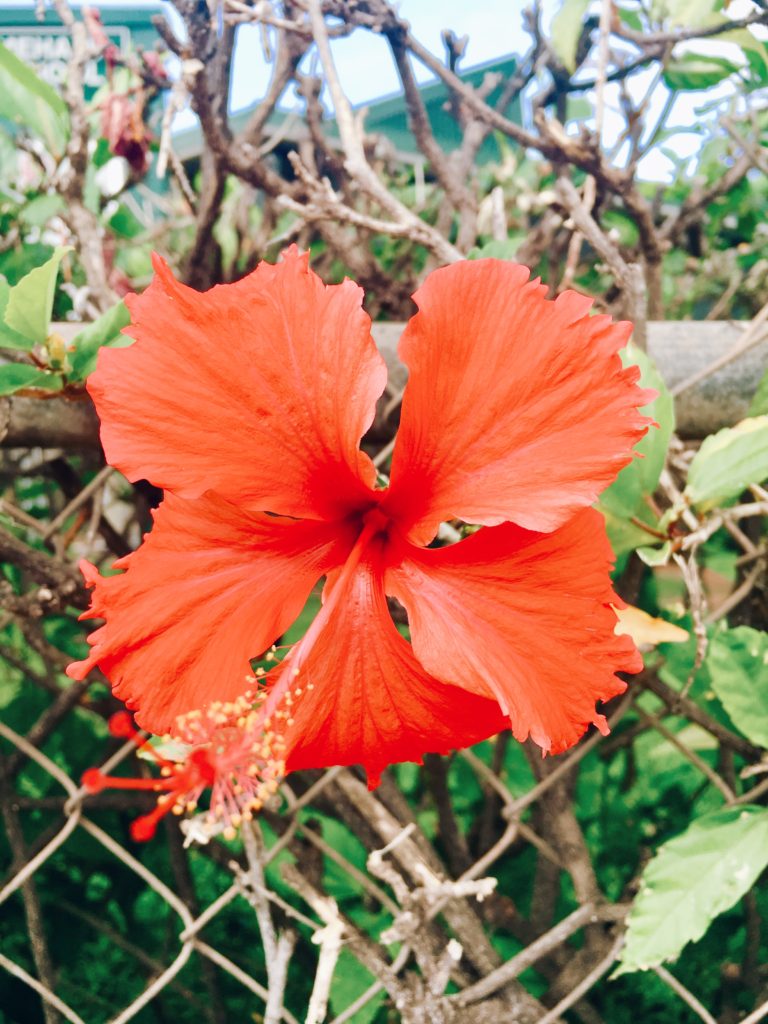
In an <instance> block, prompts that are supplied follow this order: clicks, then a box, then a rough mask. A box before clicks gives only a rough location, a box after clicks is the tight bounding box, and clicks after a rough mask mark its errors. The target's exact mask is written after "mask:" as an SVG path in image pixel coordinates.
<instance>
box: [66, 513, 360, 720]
mask: <svg viewBox="0 0 768 1024" xmlns="http://www.w3.org/2000/svg"><path fill="white" fill-rule="evenodd" d="M353 543H354V535H347V533H346V532H345V531H344V530H343V529H339V528H338V527H336V526H331V525H330V524H326V523H317V522H299V521H295V520H287V519H278V518H276V517H274V516H268V515H262V514H261V513H255V512H254V513H249V512H244V511H242V510H238V509H237V508H235V507H234V506H232V505H230V504H229V503H228V502H226V501H224V500H223V499H221V498H219V497H217V496H213V495H208V496H206V497H204V498H201V499H198V500H196V501H187V500H185V499H183V498H179V497H177V496H175V495H172V494H168V495H167V496H166V498H165V500H164V501H163V503H162V505H161V506H160V508H159V509H158V510H157V512H156V514H155V525H154V528H153V530H152V532H151V533H150V534H149V535H148V536H147V538H146V539H145V541H144V543H143V544H142V545H141V547H140V548H139V549H138V550H137V551H135V552H134V553H133V554H131V555H128V556H127V557H126V558H121V559H119V560H118V561H117V562H115V567H116V568H119V569H125V570H126V571H125V572H123V573H120V574H118V575H114V576H107V577H101V576H99V574H98V572H97V570H96V569H95V568H94V567H93V566H92V565H89V564H88V563H87V562H86V563H83V572H84V575H85V577H86V581H87V583H88V584H89V585H91V586H94V587H95V589H94V593H93V601H92V604H91V607H90V609H89V610H88V612H86V614H85V615H84V616H83V618H103V619H105V620H106V622H105V624H104V625H103V626H101V627H100V628H99V629H97V630H95V632H94V633H92V634H91V636H90V637H89V638H88V642H89V643H90V644H91V645H92V647H93V649H92V651H91V653H90V655H89V657H88V658H86V659H85V660H84V661H81V662H78V663H76V664H74V665H70V666H69V668H68V669H67V673H68V675H70V676H72V677H73V678H75V679H82V678H84V677H85V675H86V674H87V673H88V672H89V671H90V670H91V669H92V668H93V667H94V666H95V665H98V666H99V667H100V668H101V669H102V671H103V672H104V674H105V675H106V676H107V678H108V679H109V680H110V681H111V683H112V685H113V688H114V692H115V696H116V697H119V698H120V700H123V701H125V703H126V704H127V705H128V707H129V708H131V709H133V710H135V711H136V719H137V721H138V723H139V724H140V725H141V726H142V727H143V728H146V729H148V730H150V731H151V732H154V733H158V734H161V733H164V732H166V731H168V730H169V729H170V727H171V726H172V725H173V723H174V721H175V719H176V716H177V715H180V714H185V713H186V712H188V711H191V710H193V709H201V708H204V707H206V706H207V705H208V704H210V702H211V701H213V700H225V701H228V700H233V699H234V698H235V697H238V696H240V695H241V694H242V693H243V692H244V691H245V690H247V689H248V683H247V682H246V676H247V675H248V674H249V673H250V671H251V667H250V659H251V658H253V657H256V656H257V655H259V654H261V653H262V652H263V651H264V650H265V649H266V648H268V647H269V646H270V644H272V643H273V642H274V641H275V640H276V639H277V637H279V636H280V635H281V634H282V633H283V632H284V631H285V630H286V629H287V628H288V626H289V625H290V624H291V623H292V622H293V621H294V620H295V619H296V617H297V616H298V614H299V612H300V611H301V609H302V608H303V606H304V604H305V602H306V600H307V597H308V595H309V593H310V591H311V589H312V587H313V585H314V584H315V583H316V582H317V580H318V579H319V578H320V576H322V575H323V574H325V573H326V572H328V571H329V569H331V568H333V567H334V566H336V565H339V564H340V563H342V562H343V561H344V559H345V558H346V556H347V554H348V552H349V550H350V548H351V546H352V544H353Z"/></svg>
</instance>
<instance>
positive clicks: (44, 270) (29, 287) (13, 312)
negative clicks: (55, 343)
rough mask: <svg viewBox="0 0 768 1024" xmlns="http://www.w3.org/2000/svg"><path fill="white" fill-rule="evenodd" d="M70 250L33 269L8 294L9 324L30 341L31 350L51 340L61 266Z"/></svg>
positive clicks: (62, 250) (65, 248) (58, 251)
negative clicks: (57, 279)
mask: <svg viewBox="0 0 768 1024" xmlns="http://www.w3.org/2000/svg"><path fill="white" fill-rule="evenodd" d="M70 251H71V250H70V247H68V246H62V247H60V248H58V249H56V251H55V252H54V254H53V256H51V258H50V259H49V260H48V261H47V263H44V264H43V266H42V267H37V268H36V269H35V270H31V271H30V272H29V273H28V274H27V275H26V276H25V277H24V278H23V279H22V280H21V281H19V283H18V284H17V285H15V286H14V287H13V288H11V289H10V291H9V293H8V298H7V302H6V304H5V309H4V319H5V323H6V325H7V326H8V327H10V328H11V330H13V331H15V332H16V333H18V334H20V335H21V336H22V337H24V338H26V339H27V340H28V342H29V347H30V348H31V347H32V346H33V345H43V344H45V341H46V339H47V337H48V330H49V325H50V322H51V312H52V310H53V299H54V295H55V292H56V278H57V277H58V273H59V266H60V265H61V261H62V259H63V258H64V257H65V256H66V254H67V253H68V252H70Z"/></svg>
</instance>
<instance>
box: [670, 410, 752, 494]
mask: <svg viewBox="0 0 768 1024" xmlns="http://www.w3.org/2000/svg"><path fill="white" fill-rule="evenodd" d="M766 477H768V416H753V417H751V418H750V419H746V420H742V421H741V423H737V424H736V426H735V427H726V428H725V429H724V430H719V431H718V432H717V433H716V434H710V436H709V437H707V438H705V440H704V443H703V444H702V446H701V448H699V450H698V451H697V452H696V455H695V456H694V458H693V461H692V462H691V466H690V469H689V471H688V484H687V486H686V488H685V495H686V497H687V498H688V500H689V501H690V502H691V504H693V505H698V506H700V507H703V508H713V507H714V506H715V505H718V504H720V503H722V502H725V501H728V500H729V499H730V498H735V497H737V496H738V495H739V494H741V492H742V491H743V490H744V489H745V488H746V487H748V486H749V484H759V483H762V481H763V480H765V478H766Z"/></svg>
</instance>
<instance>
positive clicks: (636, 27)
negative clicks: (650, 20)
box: [616, 7, 643, 32]
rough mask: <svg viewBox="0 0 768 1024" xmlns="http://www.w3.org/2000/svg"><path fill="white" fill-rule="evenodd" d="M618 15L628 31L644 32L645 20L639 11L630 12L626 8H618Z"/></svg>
mask: <svg viewBox="0 0 768 1024" xmlns="http://www.w3.org/2000/svg"><path fill="white" fill-rule="evenodd" d="M616 13H617V14H618V15H619V17H620V18H621V20H622V22H623V23H624V24H625V25H626V26H627V28H628V29H631V30H632V31H633V32H642V31H643V19H642V18H641V17H640V15H639V14H638V13H637V11H628V10H627V9H626V8H625V7H617V8H616Z"/></svg>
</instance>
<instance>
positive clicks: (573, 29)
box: [551, 0, 590, 73]
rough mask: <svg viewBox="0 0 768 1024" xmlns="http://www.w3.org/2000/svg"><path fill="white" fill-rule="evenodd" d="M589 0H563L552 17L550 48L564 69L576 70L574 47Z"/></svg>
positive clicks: (577, 42)
mask: <svg viewBox="0 0 768 1024" xmlns="http://www.w3.org/2000/svg"><path fill="white" fill-rule="evenodd" d="M589 3H590V0H563V3H562V6H561V7H560V10H559V11H558V12H557V14H556V15H555V17H554V18H553V19H552V33H551V42H552V49H553V50H554V51H555V53H556V54H557V56H558V57H559V58H560V62H561V63H562V65H563V67H564V68H565V69H566V71H570V72H571V73H573V72H574V71H575V70H576V48H577V46H578V44H579V36H580V35H581V30H582V27H583V25H584V15H585V14H586V13H587V9H588V8H589Z"/></svg>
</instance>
